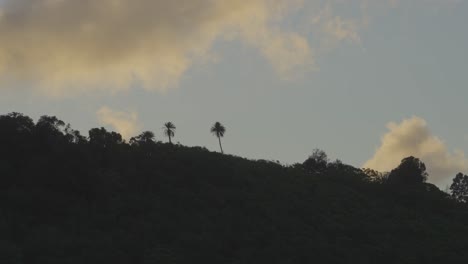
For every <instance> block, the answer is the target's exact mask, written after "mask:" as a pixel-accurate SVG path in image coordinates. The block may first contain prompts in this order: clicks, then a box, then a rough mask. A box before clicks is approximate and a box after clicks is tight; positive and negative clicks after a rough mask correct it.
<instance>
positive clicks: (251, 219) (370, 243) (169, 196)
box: [0, 116, 468, 264]
mask: <svg viewBox="0 0 468 264" xmlns="http://www.w3.org/2000/svg"><path fill="white" fill-rule="evenodd" d="M15 118H16V119H11V118H10V119H7V118H6V117H5V116H2V117H1V118H0V128H1V132H0V133H1V135H0V144H1V149H0V177H1V178H0V180H1V185H0V234H2V235H1V236H0V263H41V264H44V263H61V264H62V263H70V264H72V263H126V264H127V263H463V262H465V261H466V259H467V257H468V251H467V245H468V209H467V208H466V207H465V206H464V205H462V204H458V203H455V202H454V201H452V200H450V199H448V198H447V197H446V195H445V194H444V193H442V192H440V191H439V190H438V189H437V188H435V187H434V186H431V185H428V184H421V185H418V186H399V187H395V186H388V185H385V184H380V183H375V182H371V181H369V179H367V178H366V176H365V175H364V174H363V173H362V172H361V171H360V170H358V169H355V168H352V167H350V166H347V165H343V164H340V163H332V164H329V165H328V167H327V169H326V171H323V172H321V173H310V172H309V173H308V172H306V170H304V168H303V166H302V165H301V164H297V165H294V166H283V165H280V164H277V163H273V162H268V161H252V160H246V159H243V158H239V157H233V156H229V155H221V154H218V153H212V152H209V151H207V150H206V149H203V148H188V147H183V146H179V145H170V144H162V143H158V142H152V141H145V140H141V139H140V140H136V139H134V140H133V141H132V142H133V144H127V143H124V142H122V140H121V138H120V139H119V137H118V135H117V134H112V133H109V132H106V131H104V130H99V131H100V132H101V133H100V134H99V133H97V132H99V131H94V132H96V133H97V134H94V136H92V137H90V139H89V140H86V139H85V138H83V137H81V136H80V135H79V134H78V133H76V131H71V130H68V131H65V130H60V129H59V127H60V126H61V125H60V124H58V123H57V122H55V123H54V122H48V125H50V126H45V125H44V124H42V125H43V126H41V124H39V123H40V122H38V124H31V123H30V122H29V121H27V120H26V121H25V120H22V121H21V120H20V121H21V122H20V121H18V116H17V117H15ZM12 120H14V121H15V120H16V121H15V122H12ZM7 121H8V122H7ZM49 121H50V120H49ZM46 123H47V122H46ZM54 124H55V125H54ZM91 134H92V133H91ZM97 135H99V136H97Z"/></svg>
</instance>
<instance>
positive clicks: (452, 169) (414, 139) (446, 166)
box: [363, 117, 468, 184]
mask: <svg viewBox="0 0 468 264" xmlns="http://www.w3.org/2000/svg"><path fill="white" fill-rule="evenodd" d="M387 128H388V130H389V131H388V132H387V133H386V134H385V135H384V136H383V137H382V142H381V145H380V147H379V148H378V149H377V151H376V152H375V155H374V157H373V158H371V159H370V160H369V161H367V162H366V163H365V164H364V165H363V167H364V168H372V169H375V170H379V171H390V170H392V169H393V168H395V167H397V166H398V165H399V164H400V162H401V160H402V159H403V158H405V157H408V156H415V157H418V158H420V159H421V160H422V161H423V162H424V163H425V164H426V167H427V171H428V173H429V181H430V182H433V183H436V184H445V183H447V182H448V180H450V179H452V178H453V177H454V176H455V174H456V173H458V172H464V171H466V170H467V169H468V160H467V159H466V157H465V155H464V153H463V152H462V151H454V152H450V151H449V150H448V148H447V146H446V145H445V143H444V142H443V141H442V140H441V139H439V138H438V137H436V136H434V135H433V134H432V133H431V131H430V130H429V127H428V126H427V123H426V121H425V120H424V119H422V118H420V117H412V118H410V119H405V120H403V122H401V123H400V124H397V123H393V122H391V123H389V124H387Z"/></svg>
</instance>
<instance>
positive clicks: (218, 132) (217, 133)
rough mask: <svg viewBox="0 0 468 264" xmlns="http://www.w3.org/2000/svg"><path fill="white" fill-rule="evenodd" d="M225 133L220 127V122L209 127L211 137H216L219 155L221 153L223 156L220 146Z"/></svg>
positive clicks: (224, 129)
mask: <svg viewBox="0 0 468 264" xmlns="http://www.w3.org/2000/svg"><path fill="white" fill-rule="evenodd" d="M225 132H226V128H225V127H224V126H223V125H221V123H220V122H216V123H215V124H214V125H213V126H212V127H211V133H213V135H215V136H216V137H218V141H219V148H220V149H221V153H223V154H224V151H223V146H222V145H221V138H222V137H223V136H224V133H225Z"/></svg>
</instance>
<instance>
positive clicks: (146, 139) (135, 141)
mask: <svg viewBox="0 0 468 264" xmlns="http://www.w3.org/2000/svg"><path fill="white" fill-rule="evenodd" d="M152 143H154V133H153V132H151V131H145V132H143V133H141V134H140V135H138V136H136V137H132V138H131V139H130V144H132V145H143V144H152Z"/></svg>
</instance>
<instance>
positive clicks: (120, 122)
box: [96, 106, 141, 139]
mask: <svg viewBox="0 0 468 264" xmlns="http://www.w3.org/2000/svg"><path fill="white" fill-rule="evenodd" d="M96 114H97V118H98V120H99V122H100V123H101V124H102V125H104V126H112V127H113V128H114V129H115V130H116V131H117V132H118V133H120V134H121V135H122V137H123V138H124V139H129V138H130V137H132V136H135V135H136V134H137V133H138V131H139V130H140V127H141V126H140V123H139V121H138V114H137V113H136V112H132V111H131V112H122V111H116V110H113V109H111V108H109V107H106V106H104V107H101V108H100V109H99V110H98V111H97V113H96Z"/></svg>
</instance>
